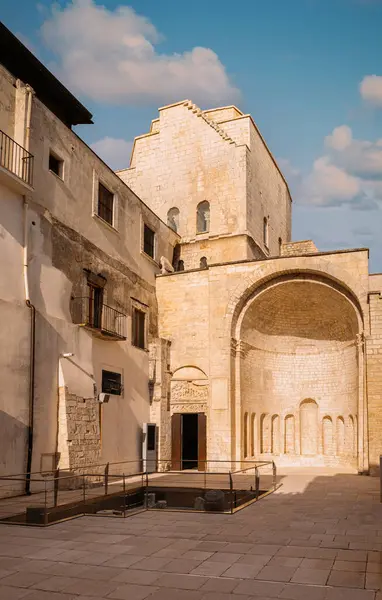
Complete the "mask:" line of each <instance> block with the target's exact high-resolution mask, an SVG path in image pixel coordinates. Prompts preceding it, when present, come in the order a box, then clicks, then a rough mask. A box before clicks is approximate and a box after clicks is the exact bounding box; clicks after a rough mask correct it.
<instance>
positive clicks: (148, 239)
mask: <svg viewBox="0 0 382 600" xmlns="http://www.w3.org/2000/svg"><path fill="white" fill-rule="evenodd" d="M143 251H144V253H145V254H148V255H149V256H151V258H154V254H155V232H154V231H153V230H152V229H150V227H148V225H146V224H145V227H144V232H143Z"/></svg>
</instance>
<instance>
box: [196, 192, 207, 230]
mask: <svg viewBox="0 0 382 600" xmlns="http://www.w3.org/2000/svg"><path fill="white" fill-rule="evenodd" d="M209 230H210V203H209V202H207V200H204V202H201V203H200V204H198V208H197V212H196V231H197V233H207V232H208V231H209Z"/></svg>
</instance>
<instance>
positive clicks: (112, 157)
mask: <svg viewBox="0 0 382 600" xmlns="http://www.w3.org/2000/svg"><path fill="white" fill-rule="evenodd" d="M90 147H91V149H92V150H94V152H95V153H96V154H98V156H99V157H100V158H102V160H103V161H105V163H106V164H107V165H109V167H111V168H112V169H113V170H114V171H117V170H118V169H123V168H125V167H127V166H128V165H129V163H130V154H131V150H132V147H133V142H129V141H126V140H123V139H120V138H112V137H104V138H102V139H101V140H98V141H97V142H94V143H93V144H91V146H90Z"/></svg>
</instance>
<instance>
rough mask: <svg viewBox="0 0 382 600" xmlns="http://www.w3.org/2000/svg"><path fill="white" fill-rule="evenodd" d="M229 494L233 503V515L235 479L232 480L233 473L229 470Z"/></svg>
mask: <svg viewBox="0 0 382 600" xmlns="http://www.w3.org/2000/svg"><path fill="white" fill-rule="evenodd" d="M229 496H230V504H231V515H232V514H233V481H232V473H231V471H230V472H229Z"/></svg>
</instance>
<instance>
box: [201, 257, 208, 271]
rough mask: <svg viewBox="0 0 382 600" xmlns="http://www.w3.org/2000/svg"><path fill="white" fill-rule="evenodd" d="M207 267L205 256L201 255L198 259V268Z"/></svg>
mask: <svg viewBox="0 0 382 600" xmlns="http://www.w3.org/2000/svg"><path fill="white" fill-rule="evenodd" d="M207 267H208V263H207V258H206V257H205V256H202V258H201V259H200V268H201V269H207Z"/></svg>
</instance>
